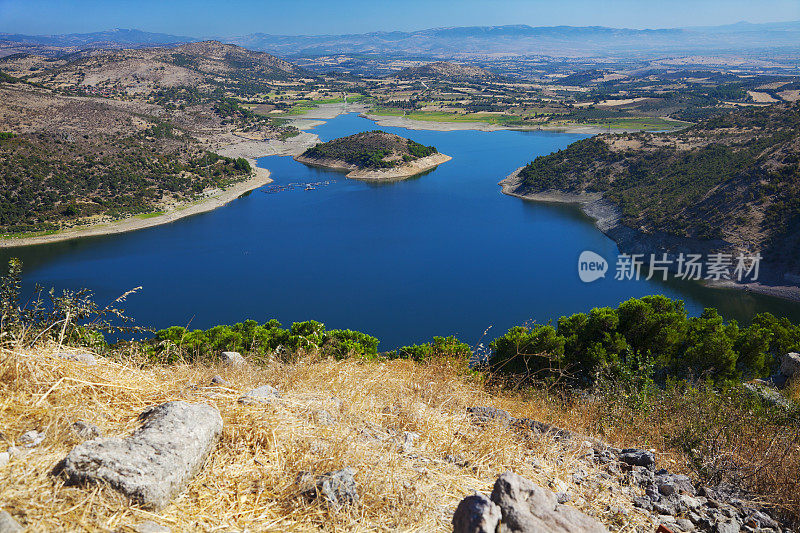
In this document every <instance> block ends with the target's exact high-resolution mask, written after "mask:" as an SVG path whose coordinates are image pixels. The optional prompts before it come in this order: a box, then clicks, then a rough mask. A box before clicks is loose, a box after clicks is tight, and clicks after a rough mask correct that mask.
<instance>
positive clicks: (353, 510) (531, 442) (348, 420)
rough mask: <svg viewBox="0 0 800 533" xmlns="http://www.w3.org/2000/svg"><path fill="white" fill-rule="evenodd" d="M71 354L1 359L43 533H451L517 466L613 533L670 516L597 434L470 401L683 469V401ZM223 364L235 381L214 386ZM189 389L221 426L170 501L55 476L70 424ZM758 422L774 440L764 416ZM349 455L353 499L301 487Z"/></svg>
mask: <svg viewBox="0 0 800 533" xmlns="http://www.w3.org/2000/svg"><path fill="white" fill-rule="evenodd" d="M64 351H65V350H64V349H61V348H58V347H56V346H49V347H42V348H37V349H35V350H31V349H11V350H4V351H3V352H2V358H0V390H1V391H2V394H1V395H0V398H2V400H0V421H2V426H1V427H2V436H0V439H2V440H3V441H4V442H5V444H6V445H14V444H17V445H18V446H19V447H18V448H16V450H18V452H15V455H14V457H13V458H12V460H11V462H10V463H8V465H6V466H4V467H0V479H1V480H2V483H0V502H2V506H3V507H4V508H5V510H6V511H8V512H10V513H11V514H12V516H13V517H14V518H15V519H16V520H18V521H19V522H20V523H22V524H24V525H26V526H28V527H29V528H30V530H32V531H45V530H46V531H56V530H64V529H74V528H76V527H80V528H83V529H88V530H111V529H114V530H123V531H131V530H132V528H133V526H135V525H136V524H139V523H141V522H143V521H146V520H153V521H156V522H158V523H160V524H162V525H165V526H168V527H170V528H172V530H173V531H194V530H197V531H201V530H202V531H208V530H222V529H237V530H242V529H246V530H250V531H264V530H275V531H278V530H280V531H296V530H309V529H323V530H330V531H340V530H420V531H433V530H438V531H447V530H449V528H450V525H449V523H450V519H451V516H452V513H453V511H454V509H455V507H456V505H457V504H458V502H459V501H460V500H461V499H462V498H463V497H465V496H467V495H469V494H471V493H472V492H473V491H481V492H484V493H488V492H489V491H490V490H491V487H492V484H493V482H494V480H495V479H496V478H497V476H498V475H499V474H500V473H502V472H504V471H506V470H512V471H514V472H516V473H518V474H520V475H523V476H525V477H527V478H529V479H531V480H533V481H534V482H535V483H537V484H539V485H540V486H542V487H548V488H550V489H551V490H553V491H557V492H564V493H568V494H569V495H570V497H569V498H570V500H569V504H570V505H573V506H575V507H577V508H578V509H580V510H582V511H584V512H586V513H588V514H590V515H593V516H595V517H597V518H598V519H599V520H601V521H602V522H603V523H604V524H606V525H607V527H609V529H610V530H612V531H643V532H644V531H653V530H654V529H655V527H656V525H657V523H660V521H659V519H658V518H657V517H656V515H651V514H650V513H649V512H646V511H644V510H641V509H638V508H636V507H634V506H633V505H632V498H634V497H635V496H636V494H638V493H640V492H641V489H638V488H637V487H635V486H633V485H630V479H631V478H629V477H626V476H627V474H625V473H623V472H620V471H618V470H616V471H615V470H613V469H611V470H609V467H608V465H603V464H601V463H596V462H594V461H592V460H590V458H591V457H592V452H593V447H594V446H595V444H593V443H594V442H596V441H593V440H591V439H588V440H587V439H586V438H585V437H584V438H572V439H568V440H557V439H556V438H554V436H552V435H550V434H540V433H535V432H530V431H521V430H520V429H519V428H514V427H511V426H509V425H507V424H502V423H494V422H491V421H489V422H487V423H483V424H476V423H475V420H474V419H471V418H470V417H469V416H468V415H467V413H466V408H467V407H470V406H476V405H477V406H485V405H494V406H497V407H499V408H503V409H506V410H508V411H509V412H511V413H512V414H513V415H514V416H517V417H529V418H531V419H535V420H541V421H548V422H552V423H556V424H558V425H559V426H561V427H565V428H569V429H570V430H578V431H581V432H583V433H584V435H586V434H590V433H594V434H597V432H598V431H602V432H603V436H604V437H605V438H606V439H609V440H610V441H612V442H617V443H619V444H629V445H632V444H639V445H646V446H655V447H661V446H663V448H661V449H662V450H663V451H662V452H661V453H657V454H656V455H657V459H656V460H657V464H659V465H660V466H667V467H669V468H670V469H671V470H673V469H674V470H684V469H686V468H687V463H686V462H685V461H686V459H685V458H684V456H683V455H682V453H680V452H679V451H677V450H676V449H675V447H674V446H672V447H671V448H670V446H669V441H668V440H664V438H663V437H659V435H662V434H663V433H665V432H678V431H680V429H681V422H680V421H678V420H675V418H676V416H675V415H676V413H675V412H674V411H673V412H672V413H669V412H660V411H655V412H654V413H652V414H651V415H650V416H648V417H645V418H641V417H638V416H631V412H627V413H624V412H622V411H620V410H619V409H616V410H615V409H610V410H609V406H608V405H600V404H595V403H592V402H588V401H585V400H581V401H567V402H565V401H563V400H559V399H558V396H557V395H556V396H550V395H548V394H546V393H541V392H535V391H528V392H527V393H514V392H502V391H499V390H496V389H493V388H487V387H486V386H485V385H483V384H482V382H481V380H480V379H479V378H477V377H476V376H474V375H471V374H470V373H467V372H465V370H464V368H463V366H460V365H454V364H453V363H447V362H446V361H439V362H435V363H432V364H428V365H421V364H416V363H413V362H410V361H400V360H395V361H384V362H360V361H357V360H343V361H335V360H332V359H318V358H315V357H310V356H308V357H300V359H299V360H296V361H295V362H293V363H281V362H278V361H273V362H271V363H268V364H266V365H265V366H250V365H248V366H245V367H239V368H231V367H220V366H214V365H205V364H199V363H194V364H183V363H180V364H175V365H171V366H161V365H152V364H146V363H145V362H144V361H143V360H141V359H138V358H137V357H136V356H133V355H122V354H119V353H118V354H116V355H114V358H115V359H106V358H98V360H97V364H84V363H82V362H78V361H71V360H68V359H65V356H64V355H63V352H64ZM67 353H73V354H75V353H78V352H76V351H74V350H67ZM216 374H219V375H221V377H222V378H224V380H225V382H223V383H217V384H216V385H212V381H211V380H212V377H213V376H215V375H216ZM264 384H271V385H273V386H275V387H276V388H277V389H278V390H279V391H281V397H280V398H274V399H272V400H271V401H270V402H269V403H265V404H257V405H242V404H240V403H238V402H237V399H238V398H239V397H240V396H241V395H242V394H243V393H245V392H246V391H248V390H250V389H252V388H254V387H258V386H261V385H264ZM178 399H180V400H186V401H190V402H207V403H209V404H211V405H213V406H215V407H216V408H218V409H219V411H220V412H221V414H222V418H223V420H224V428H223V435H222V438H221V441H220V442H219V443H218V445H217V446H216V448H215V450H214V452H213V454H212V455H211V457H210V458H209V459H208V460H207V463H206V465H205V467H204V468H203V470H202V471H201V473H200V474H199V475H198V476H197V477H196V478H195V479H194V480H193V481H192V482H191V484H190V485H189V487H188V488H187V489H186V490H185V491H184V492H183V494H182V495H180V496H178V497H177V498H175V499H174V500H173V501H172V503H171V504H170V505H168V506H167V507H166V508H165V509H163V510H161V511H159V512H158V513H156V512H151V511H147V510H145V509H142V508H140V507H139V506H137V505H130V502H128V501H127V500H126V499H125V498H124V497H122V496H120V495H119V494H118V493H117V492H115V491H113V490H111V489H107V488H104V487H100V486H91V485H90V486H65V485H64V484H63V481H62V480H61V479H60V478H59V477H58V476H54V475H53V468H54V466H56V464H57V463H58V462H59V461H60V460H61V459H63V458H64V457H65V456H66V454H67V453H68V452H69V451H70V449H71V448H72V447H73V446H74V445H76V444H77V443H78V442H80V441H81V440H82V439H81V438H79V437H78V436H77V435H76V434H75V433H74V432H73V430H72V429H71V428H72V425H73V424H74V423H75V422H76V421H79V420H80V421H84V422H88V423H91V424H96V425H97V426H98V427H99V429H100V430H101V432H102V433H103V434H105V435H107V436H120V437H125V436H127V435H129V434H130V432H131V431H132V430H133V429H135V428H136V427H137V426H138V422H137V421H136V417H137V415H138V414H139V413H140V412H142V411H143V410H144V409H145V408H147V407H148V406H151V405H156V404H161V403H163V402H166V401H170V400H178ZM694 414H697V415H698V416H700V417H705V418H707V417H708V416H709V415H711V416H712V418H713V416H719V414H720V413H717V415H713V414H711V411H709V412H706V413H691V412H687V413H686V416H684V418H685V419H686V420H690V419H692V415H694ZM684 423H685V422H684ZM754 429H756V430H759V431H761V432H762V435H760V438H762V439H763V438H764V435H765V434H766V433H763V431H764V428H763V427H761V428H754ZM30 430H36V431H39V432H41V433H43V434H44V436H45V437H44V440H43V441H42V442H41V443H40V444H38V445H35V446H31V447H25V446H24V445H22V444H21V443H20V442H18V439H20V436H21V435H22V434H23V433H25V432H27V431H30ZM745 433H746V432H745ZM414 435H416V437H415V436H414ZM751 436H752V435H746V436H744V438H743V439H742V440H741V442H740V443H739V444H743V443H744V442H746V440H747V439H749V438H750V437H751ZM718 443H719V442H718ZM728 444H730V443H728ZM764 444H765V446H767V443H764ZM777 445H778V441H773V443H772V444H771V445H769V446H776V447H777ZM669 450H672V451H669ZM728 451H731V452H734V453H735V454H740V453H743V452H744V451H746V450H745V449H744V448H741V449H735V450H734V449H730V450H728ZM762 452H763V453H765V454H770V453H776V452H775V451H770V450H769V449H768V448H764V449H763V450H762ZM792 453H793V455H789V456H783V460H784V461H785V462H787V468H789V463H788V461H792V460H794V461H795V463H794V464H797V462H796V459H797V457H796V455H797V453H796V452H792ZM736 456H738V455H736ZM733 457H734V455H732V456H731V458H733ZM345 467H350V468H354V469H356V470H357V473H356V475H355V479H356V482H357V488H358V494H359V499H358V503H357V504H355V505H349V506H345V507H343V508H340V509H336V508H332V507H329V506H328V505H327V504H325V503H322V502H321V501H320V500H314V499H309V498H307V497H306V496H304V495H303V494H302V493H301V491H300V489H299V488H298V485H297V484H296V479H297V478H298V474H300V473H302V472H311V473H314V474H321V473H325V472H331V471H336V470H339V469H342V468H345ZM687 471H688V470H687ZM609 472H611V473H612V475H609ZM614 472H616V473H614ZM778 479H780V478H776V481H777V480H778Z"/></svg>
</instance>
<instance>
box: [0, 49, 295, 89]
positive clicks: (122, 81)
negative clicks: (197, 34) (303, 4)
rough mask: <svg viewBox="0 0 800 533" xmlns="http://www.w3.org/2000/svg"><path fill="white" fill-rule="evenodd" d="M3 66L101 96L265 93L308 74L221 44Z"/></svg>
mask: <svg viewBox="0 0 800 533" xmlns="http://www.w3.org/2000/svg"><path fill="white" fill-rule="evenodd" d="M0 68H2V70H3V71H5V72H8V73H9V74H11V75H14V76H17V77H20V78H21V79H24V80H26V81H28V82H31V83H38V84H42V85H44V86H47V87H50V88H55V89H61V90H71V91H73V92H75V91H78V92H81V91H83V92H86V91H90V92H93V93H96V94H101V95H134V94H137V95H147V94H150V93H152V92H154V91H157V90H160V89H164V90H173V89H176V88H179V87H180V88H192V89H195V90H198V91H202V92H213V91H214V90H215V89H217V88H219V87H220V86H221V87H223V88H230V89H234V90H237V91H238V92H248V90H253V91H254V90H257V89H261V90H265V88H264V86H263V82H265V81H267V80H270V81H271V80H280V79H290V78H293V77H296V76H301V75H303V72H302V70H301V69H300V68H299V67H297V66H296V65H293V64H292V63H289V62H287V61H284V60H282V59H278V58H276V57H274V56H271V55H269V54H267V53H264V52H253V51H250V50H246V49H244V48H241V47H239V46H235V45H231V44H222V43H220V42H218V41H203V42H197V43H188V44H183V45H180V46H176V47H171V48H136V49H124V50H87V51H81V52H77V53H75V54H72V55H68V56H63V57H59V58H55V59H45V60H42V59H37V58H36V57H35V56H34V57H31V56H25V55H23V56H12V57H9V58H5V59H2V60H0ZM220 78H222V79H220Z"/></svg>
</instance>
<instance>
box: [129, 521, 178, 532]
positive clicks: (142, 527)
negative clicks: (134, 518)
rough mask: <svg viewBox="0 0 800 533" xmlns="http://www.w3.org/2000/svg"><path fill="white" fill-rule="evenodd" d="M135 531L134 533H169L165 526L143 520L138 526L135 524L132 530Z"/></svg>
mask: <svg viewBox="0 0 800 533" xmlns="http://www.w3.org/2000/svg"><path fill="white" fill-rule="evenodd" d="M133 529H134V530H136V533H170V529H169V528H168V527H166V526H162V525H161V524H159V523H158V522H153V521H152V520H145V521H144V522H141V523H139V524H136V525H135V526H134V528H133Z"/></svg>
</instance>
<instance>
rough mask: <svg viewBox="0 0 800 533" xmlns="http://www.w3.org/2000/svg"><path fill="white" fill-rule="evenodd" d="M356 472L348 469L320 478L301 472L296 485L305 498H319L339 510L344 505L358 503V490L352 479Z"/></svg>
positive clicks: (329, 473)
mask: <svg viewBox="0 0 800 533" xmlns="http://www.w3.org/2000/svg"><path fill="white" fill-rule="evenodd" d="M357 472H358V471H357V470H355V469H354V468H349V467H347V468H343V469H342V470H338V471H336V472H328V473H326V474H322V475H320V476H313V475H312V474H311V473H309V472H301V473H300V474H299V475H298V476H297V484H298V485H299V487H300V490H301V491H302V493H303V494H304V495H306V496H307V497H309V498H317V497H320V496H321V497H322V498H324V499H325V501H326V502H327V503H328V505H330V506H331V507H332V508H334V509H340V508H341V507H343V506H344V505H348V504H355V503H358V489H357V487H356V480H355V478H354V477H353V476H354V475H355V474H356V473H357Z"/></svg>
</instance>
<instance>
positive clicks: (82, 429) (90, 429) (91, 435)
mask: <svg viewBox="0 0 800 533" xmlns="http://www.w3.org/2000/svg"><path fill="white" fill-rule="evenodd" d="M70 429H71V430H72V432H73V433H74V434H75V435H77V436H78V437H79V438H81V439H83V440H91V439H96V438H97V437H99V436H101V435H102V434H103V432H102V431H101V430H100V428H99V427H97V426H96V425H94V424H92V423H91V422H86V421H85V420H77V421H75V422H73V423H72V425H71V426H70Z"/></svg>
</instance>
